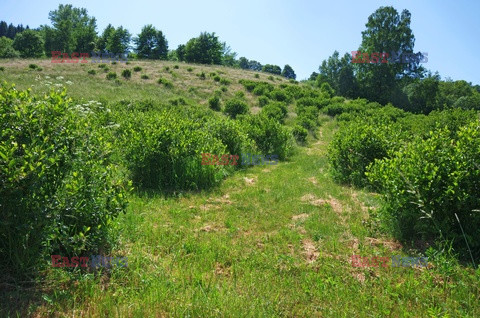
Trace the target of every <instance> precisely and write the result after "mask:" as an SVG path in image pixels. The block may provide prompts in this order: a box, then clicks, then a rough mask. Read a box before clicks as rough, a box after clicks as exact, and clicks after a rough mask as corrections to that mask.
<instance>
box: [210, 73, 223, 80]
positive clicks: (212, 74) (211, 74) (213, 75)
mask: <svg viewBox="0 0 480 318" xmlns="http://www.w3.org/2000/svg"><path fill="white" fill-rule="evenodd" d="M209 75H210V77H215V76H216V75H217V73H215V72H210V74H209ZM219 80H220V77H218V81H219ZM218 81H216V82H218Z"/></svg>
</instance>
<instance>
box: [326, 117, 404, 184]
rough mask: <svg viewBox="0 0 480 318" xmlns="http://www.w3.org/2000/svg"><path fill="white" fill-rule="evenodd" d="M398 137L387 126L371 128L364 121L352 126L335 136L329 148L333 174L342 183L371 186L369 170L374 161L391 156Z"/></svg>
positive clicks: (389, 126) (353, 122) (392, 129)
mask: <svg viewBox="0 0 480 318" xmlns="http://www.w3.org/2000/svg"><path fill="white" fill-rule="evenodd" d="M396 137H398V133H395V130H394V128H392V126H391V125H387V124H380V123H379V124H377V125H370V123H363V122H362V121H360V120H358V121H352V122H349V123H348V124H347V125H346V126H345V127H342V129H340V130H339V131H338V132H337V133H336V134H335V137H334V139H333V141H332V143H331V144H330V146H329V150H328V157H329V161H330V165H331V168H332V173H333V175H334V177H335V179H337V180H338V181H340V182H345V183H350V184H353V185H356V186H360V187H362V186H366V185H367V184H368V182H367V178H366V176H365V171H366V170H367V167H368V166H369V165H370V164H371V163H372V162H373V161H374V160H375V159H382V158H385V157H387V156H388V153H389V151H391V150H393V149H395V147H396V144H395V141H394V140H393V138H396Z"/></svg>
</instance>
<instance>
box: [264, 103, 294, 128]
mask: <svg viewBox="0 0 480 318" xmlns="http://www.w3.org/2000/svg"><path fill="white" fill-rule="evenodd" d="M261 113H262V114H263V115H265V116H267V117H269V118H273V119H275V120H278V121H279V122H280V123H282V124H283V123H284V120H285V117H287V113H288V109H287V105H286V104H285V103H282V102H270V103H269V104H268V105H266V106H264V107H263V108H262V111H261Z"/></svg>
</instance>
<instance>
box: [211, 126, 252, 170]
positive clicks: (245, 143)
mask: <svg viewBox="0 0 480 318" xmlns="http://www.w3.org/2000/svg"><path fill="white" fill-rule="evenodd" d="M204 129H205V131H207V132H209V134H211V135H212V136H213V137H215V138H217V139H218V140H221V141H222V143H223V144H224V145H225V146H226V149H227V152H228V153H229V154H232V155H239V156H240V155H241V154H242V153H256V152H257V148H256V146H255V142H254V141H253V140H252V139H250V138H249V137H248V135H247V134H246V133H245V131H243V126H242V125H241V123H239V122H238V121H236V120H232V119H229V118H218V117H213V118H209V119H208V121H207V122H206V123H205V124H204ZM238 164H239V165H240V166H241V162H240V160H238Z"/></svg>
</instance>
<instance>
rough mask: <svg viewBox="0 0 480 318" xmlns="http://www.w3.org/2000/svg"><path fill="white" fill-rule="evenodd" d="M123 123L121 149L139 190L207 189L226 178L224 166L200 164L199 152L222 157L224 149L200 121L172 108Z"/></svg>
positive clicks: (121, 125)
mask: <svg viewBox="0 0 480 318" xmlns="http://www.w3.org/2000/svg"><path fill="white" fill-rule="evenodd" d="M124 120H125V121H126V122H124V123H120V129H121V132H120V138H119V139H120V143H121V146H120V148H121V149H122V153H124V162H125V165H126V166H127V167H128V169H129V171H130V173H131V178H132V180H133V181H134V184H135V185H137V186H138V187H140V188H144V189H156V190H162V191H164V192H171V191H177V190H190V189H193V190H198V189H206V188H209V187H211V186H214V185H215V184H218V183H219V182H220V181H221V180H222V178H223V177H224V176H225V175H226V172H227V170H228V169H229V167H227V166H213V165H202V164H201V163H202V153H213V154H224V153H226V152H225V151H226V149H225V146H224V145H223V144H222V143H221V142H220V141H219V140H218V139H216V138H213V137H212V136H211V134H210V133H209V132H207V131H205V130H204V129H203V128H202V126H201V123H200V122H198V121H194V120H191V119H189V118H186V116H185V115H184V114H182V113H181V112H177V111H175V110H174V109H169V110H163V111H160V112H159V111H155V112H139V113H135V116H125V118H124ZM230 169H231V168H230Z"/></svg>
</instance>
